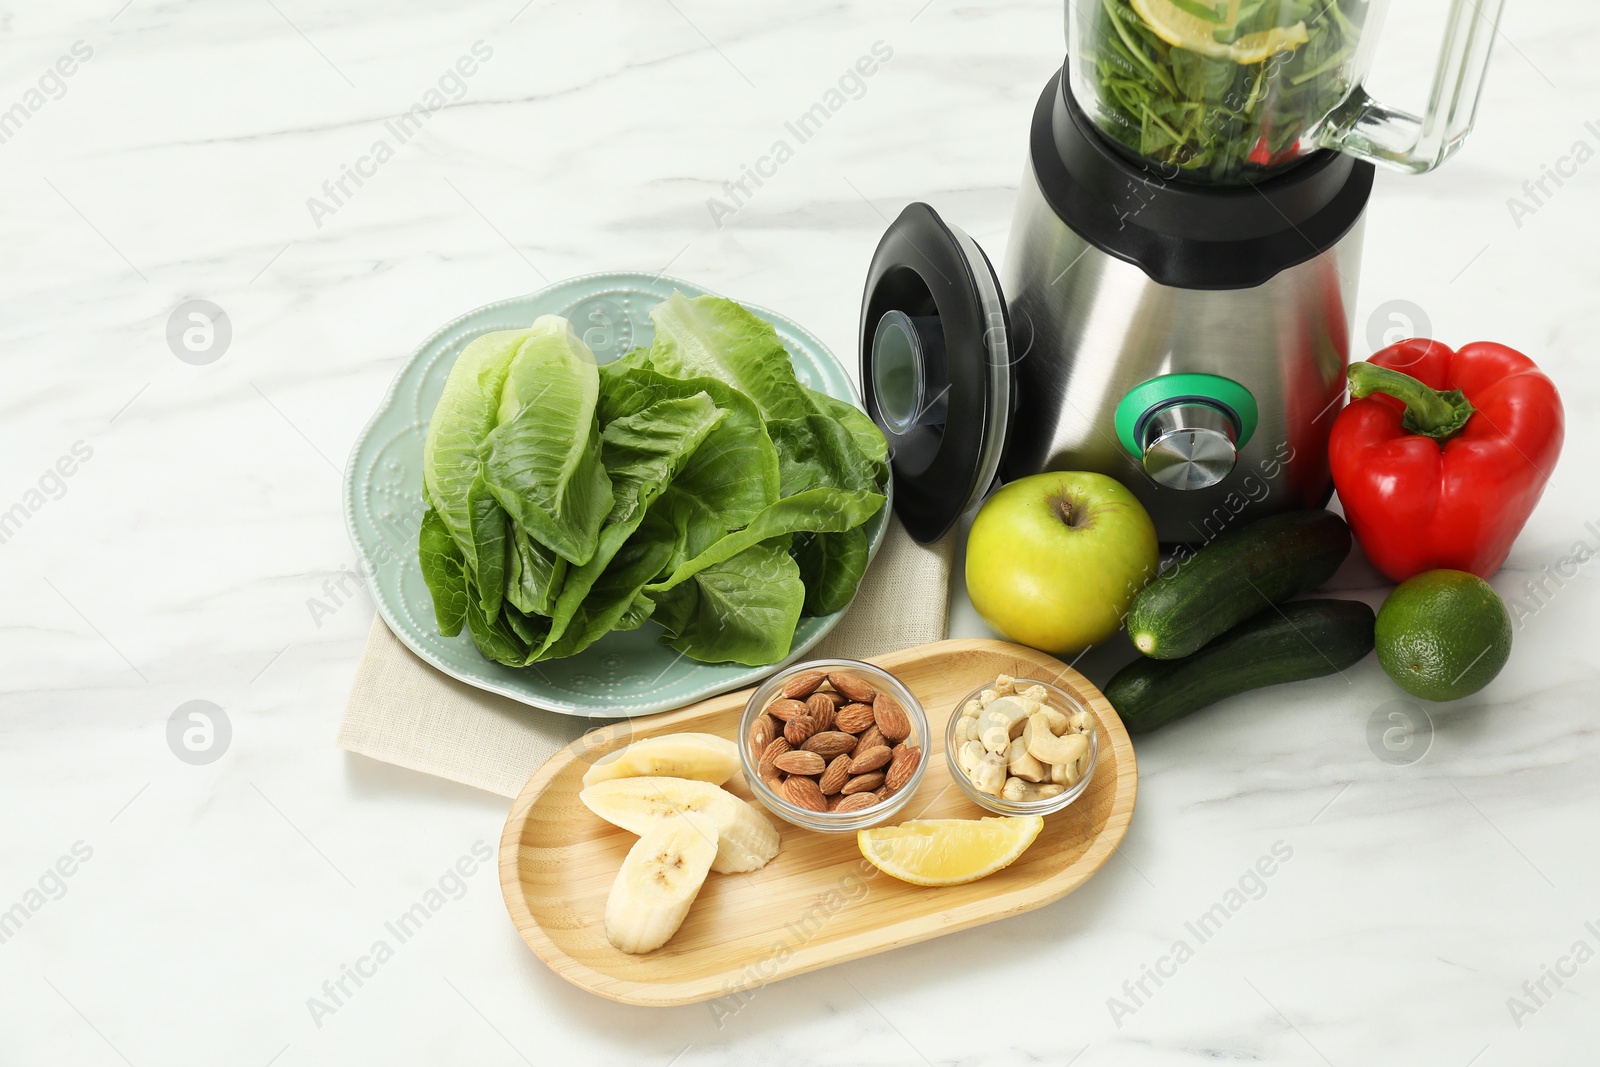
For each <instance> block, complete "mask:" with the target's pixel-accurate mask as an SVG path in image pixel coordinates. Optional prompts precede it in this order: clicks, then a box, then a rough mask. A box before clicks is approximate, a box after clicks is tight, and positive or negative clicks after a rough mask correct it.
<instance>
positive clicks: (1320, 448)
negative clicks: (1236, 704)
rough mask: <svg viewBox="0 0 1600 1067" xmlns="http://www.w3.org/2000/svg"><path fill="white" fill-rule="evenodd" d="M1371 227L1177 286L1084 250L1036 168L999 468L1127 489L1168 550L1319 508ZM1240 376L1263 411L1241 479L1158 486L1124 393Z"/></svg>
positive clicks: (1015, 253)
mask: <svg viewBox="0 0 1600 1067" xmlns="http://www.w3.org/2000/svg"><path fill="white" fill-rule="evenodd" d="M1361 230H1362V222H1361V221H1360V220H1358V221H1357V222H1356V224H1355V225H1354V226H1353V227H1352V228H1351V229H1350V231H1349V232H1348V233H1346V234H1345V235H1344V237H1342V238H1341V239H1340V240H1339V241H1338V242H1337V243H1335V244H1334V245H1333V246H1332V247H1330V248H1328V249H1327V250H1326V251H1324V252H1322V253H1321V254H1319V255H1316V256H1314V257H1313V258H1311V259H1308V260H1306V261H1304V262H1302V263H1299V264H1297V265H1295V266H1292V267H1289V268H1287V269H1285V270H1283V271H1280V272H1279V273H1277V274H1276V275H1274V276H1273V277H1272V278H1271V279H1270V280H1269V281H1267V282H1265V283H1264V284H1261V285H1257V286H1255V287H1253V288H1246V289H1212V290H1197V289H1181V288H1173V287H1170V286H1166V285H1161V284H1158V283H1157V282H1155V281H1153V280H1151V278H1150V276H1149V275H1148V274H1146V273H1145V272H1144V271H1143V270H1141V269H1140V268H1139V267H1137V266H1134V265H1133V264H1131V263H1126V262H1123V261H1122V260H1120V259H1117V258H1116V257H1114V256H1111V255H1109V254H1107V253H1105V252H1103V251H1101V250H1100V249H1098V248H1096V247H1094V246H1093V245H1091V244H1089V243H1088V242H1086V241H1085V240H1084V239H1083V238H1082V237H1080V236H1079V235H1078V234H1077V233H1075V232H1074V231H1073V230H1072V229H1071V228H1070V227H1069V226H1068V225H1067V224H1066V223H1065V222H1064V221H1063V220H1062V219H1061V217H1060V216H1059V215H1058V214H1057V213H1056V212H1055V210H1054V209H1052V207H1051V206H1050V204H1049V203H1048V202H1047V201H1046V200H1045V197H1044V195H1043V193H1042V192H1041V191H1040V188H1039V184H1038V181H1037V179H1036V178H1035V176H1034V173H1033V168H1032V167H1031V166H1029V167H1028V168H1026V172H1025V173H1024V175H1023V179H1022V188H1021V191H1020V192H1019V194H1018V196H1017V207H1016V214H1015V217H1014V218H1013V220H1012V226H1011V238H1010V242H1009V246H1008V248H1007V250H1006V258H1005V266H1004V268H1003V270H1002V282H1003V284H1004V288H1005V292H1006V295H1007V298H1008V302H1009V307H1010V314H1011V345H1012V356H1011V358H1012V359H1013V361H1014V364H1015V369H1016V389H1015V393H1014V395H1015V397H1016V406H1015V409H1014V412H1013V415H1012V419H1011V432H1010V437H1009V440H1008V441H1007V448H1006V454H1005V457H1004V460H1003V462H1002V468H1001V474H1002V476H1003V477H1004V478H1005V479H1007V480H1010V479H1013V478H1020V477H1024V476H1026V475H1028V474H1033V473H1036V472H1038V471H1043V470H1089V471H1098V472H1100V473H1102V474H1108V475H1110V476H1112V477H1114V478H1116V479H1117V480H1119V481H1121V482H1122V483H1123V484H1125V485H1127V486H1128V488H1129V489H1131V490H1132V491H1133V492H1134V494H1135V495H1137V496H1138V497H1139V499H1140V501H1141V502H1142V503H1143V504H1144V505H1145V507H1146V508H1147V509H1148V510H1149V512H1150V517H1151V518H1152V519H1153V520H1154V521H1155V525H1156V532H1157V535H1158V536H1159V537H1160V538H1161V540H1163V541H1168V542H1190V543H1194V542H1203V541H1209V540H1211V539H1212V538H1214V537H1216V536H1217V535H1218V534H1220V533H1221V532H1222V531H1223V530H1225V529H1228V528H1230V527H1231V526H1232V525H1233V524H1234V523H1235V522H1237V521H1240V520H1241V519H1242V520H1244V521H1248V520H1249V519H1251V518H1257V517H1260V516H1263V515H1267V514H1271V513H1273V512H1278V511H1285V510H1289V509H1291V508H1304V507H1318V506H1320V505H1321V504H1322V503H1324V502H1325V501H1326V500H1327V498H1328V494H1329V491H1330V489H1331V483H1330V480H1329V475H1328V465H1327V440H1328V432H1329V429H1330V427H1331V425H1332V423H1333V417H1334V415H1335V414H1336V413H1337V412H1338V409H1339V406H1340V404H1341V402H1342V399H1343V396H1344V388H1345V381H1344V373H1345V367H1346V365H1347V362H1348V359H1349V336H1350V316H1351V313H1352V310H1353V308H1354V302H1355V286H1356V276H1357V270H1358V266H1359V262H1360V256H1361ZM1182 372H1199V373H1206V374H1215V375H1220V376H1222V377H1225V378H1230V379H1232V380H1234V381H1237V382H1238V383H1240V384H1241V385H1243V386H1244V387H1245V388H1247V389H1249V390H1250V392H1251V394H1253V395H1254V397H1255V400H1256V403H1257V405H1258V407H1259V410H1260V422H1259V425H1258V426H1257V427H1256V430H1255V433H1254V434H1253V435H1252V436H1251V437H1250V439H1249V441H1248V442H1247V443H1246V444H1245V445H1244V447H1243V448H1242V449H1240V451H1239V455H1238V460H1237V462H1236V463H1235V464H1234V467H1233V470H1232V472H1231V473H1229V474H1228V475H1227V476H1226V477H1225V478H1223V480H1222V481H1220V482H1218V483H1217V484H1215V485H1212V486H1210V487H1208V488H1203V489H1192V490H1184V489H1173V488H1168V487H1166V486H1164V485H1161V484H1159V483H1158V482H1156V481H1155V480H1154V479H1152V478H1151V477H1150V476H1149V475H1148V474H1147V473H1146V472H1145V469H1144V467H1143V465H1142V464H1141V463H1140V461H1139V458H1138V457H1136V456H1134V455H1132V454H1131V453H1129V452H1128V450H1127V449H1126V448H1125V447H1124V446H1123V445H1122V443H1121V442H1120V441H1119V440H1118V435H1117V431H1116V428H1115V425H1114V417H1115V412H1116V408H1117V404H1118V402H1119V401H1120V400H1121V399H1122V398H1123V396H1125V395H1126V394H1127V393H1128V391H1129V390H1130V389H1132V388H1133V387H1134V386H1137V385H1139V384H1140V383H1142V382H1145V381H1148V380H1149V379H1152V378H1156V377H1159V376H1161V375H1166V374H1175V373H1182Z"/></svg>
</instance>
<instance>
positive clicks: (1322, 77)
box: [1076, 0, 1366, 184]
mask: <svg viewBox="0 0 1600 1067" xmlns="http://www.w3.org/2000/svg"><path fill="white" fill-rule="evenodd" d="M1076 6H1077V7H1078V12H1077V17H1078V18H1079V19H1080V20H1082V21H1083V23H1086V25H1082V29H1083V34H1082V35H1081V37H1080V41H1081V44H1082V49H1081V51H1082V52H1083V54H1082V55H1081V56H1080V58H1079V62H1081V63H1083V64H1085V73H1086V74H1087V76H1088V77H1087V80H1088V81H1089V82H1090V84H1091V85H1092V86H1093V87H1094V90H1095V92H1094V97H1095V99H1094V104H1093V106H1094V108H1095V110H1096V112H1097V113H1096V114H1094V115H1093V116H1092V117H1093V118H1094V120H1095V121H1096V123H1097V124H1098V125H1099V126H1100V128H1101V129H1102V130H1103V131H1104V132H1106V133H1107V134H1109V135H1110V136H1111V137H1113V138H1114V139H1115V140H1117V141H1119V142H1120V143H1121V144H1122V145H1123V146H1124V147H1125V148H1127V149H1128V150H1129V151H1131V152H1133V153H1135V154H1136V155H1139V156H1142V157H1144V158H1146V159H1150V160H1153V161H1155V162H1156V163H1157V164H1159V165H1162V166H1165V167H1170V168H1173V169H1174V171H1175V176H1179V177H1184V178H1189V179H1191V180H1195V181H1201V182H1208V183H1212V184H1238V183H1241V182H1245V181H1249V180H1251V179H1253V178H1257V177H1261V176H1264V174H1265V173H1266V172H1267V171H1269V170H1270V169H1271V168H1273V167H1275V166H1278V165H1280V164H1283V163H1287V162H1291V161H1293V160H1295V159H1298V158H1299V157H1300V156H1302V155H1305V154H1307V153H1309V152H1310V151H1312V150H1313V149H1314V148H1315V145H1314V144H1311V143H1309V140H1308V137H1307V135H1308V133H1311V132H1312V130H1313V127H1314V126H1316V125H1317V124H1318V123H1321V122H1323V121H1325V119H1326V118H1327V117H1328V115H1329V112H1331V111H1333V110H1334V109H1335V108H1336V107H1337V106H1338V105H1339V104H1340V103H1341V102H1342V101H1343V100H1344V98H1345V97H1346V96H1347V95H1348V94H1349V92H1350V90H1351V88H1352V86H1351V84H1350V75H1351V72H1352V71H1353V70H1354V69H1355V64H1354V63H1353V62H1352V59H1353V56H1354V53H1355V50H1356V44H1357V40H1358V38H1359V36H1360V28H1361V23H1362V20H1363V19H1364V18H1365V17H1366V2H1365V0H1218V2H1215V3H1205V2H1203V0H1099V3H1098V4H1097V5H1095V4H1088V3H1085V4H1080V5H1076Z"/></svg>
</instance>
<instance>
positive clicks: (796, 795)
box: [783, 753, 828, 811]
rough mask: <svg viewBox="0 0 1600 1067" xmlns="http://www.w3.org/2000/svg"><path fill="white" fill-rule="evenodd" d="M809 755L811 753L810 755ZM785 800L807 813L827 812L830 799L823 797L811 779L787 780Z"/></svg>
mask: <svg viewBox="0 0 1600 1067" xmlns="http://www.w3.org/2000/svg"><path fill="white" fill-rule="evenodd" d="M808 755H809V753H808ZM783 798H784V799H785V800H787V801H788V802H789V803H791V804H793V805H794V806H795V807H797V808H805V809H806V810H807V811H827V810H828V798H827V797H825V796H823V795H822V790H820V789H818V788H817V783H816V781H815V780H814V779H811V778H787V779H785V780H784V783H783Z"/></svg>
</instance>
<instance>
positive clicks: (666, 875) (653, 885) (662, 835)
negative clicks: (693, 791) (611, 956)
mask: <svg viewBox="0 0 1600 1067" xmlns="http://www.w3.org/2000/svg"><path fill="white" fill-rule="evenodd" d="M716 855H717V824H716V822H715V821H714V820H713V819H712V818H711V817H710V816H708V815H701V814H698V813H695V812H690V813H688V814H686V815H673V816H671V817H670V818H666V819H662V820H661V821H660V822H658V823H656V824H655V825H654V826H652V827H650V829H649V831H648V832H646V833H645V835H644V836H643V837H641V838H639V840H637V841H635V842H634V844H633V848H631V849H629V850H628V858H627V859H625V860H623V861H622V869H621V870H619V871H618V872H617V880H616V881H614V882H612V883H611V895H610V896H609V897H607V898H606V939H607V940H608V941H610V942H611V943H612V944H613V945H615V946H617V948H619V949H621V950H622V951H624V952H633V953H640V952H654V951H655V950H656V949H658V948H660V947H661V946H662V945H665V944H666V943H667V942H668V941H669V940H671V939H672V935H673V934H675V933H677V932H678V927H680V926H682V925H683V920H684V917H685V916H686V915H688V914H689V905H691V904H693V903H694V898H695V896H696V895H697V894H698V893H699V892H700V887H701V886H702V885H703V884H705V880H706V872H707V871H709V870H710V869H711V861H712V860H713V859H715V858H716Z"/></svg>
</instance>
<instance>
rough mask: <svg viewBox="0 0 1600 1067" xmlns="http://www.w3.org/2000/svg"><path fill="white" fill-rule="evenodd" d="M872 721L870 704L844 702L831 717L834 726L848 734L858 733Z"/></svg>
mask: <svg viewBox="0 0 1600 1067" xmlns="http://www.w3.org/2000/svg"><path fill="white" fill-rule="evenodd" d="M874 721H875V720H874V719H873V717H872V705H871V704H846V705H845V706H844V707H842V708H840V709H839V711H838V713H837V714H835V715H834V717H833V725H834V728H835V729H838V730H843V731H844V732H845V733H849V734H859V733H860V732H861V731H862V730H865V729H866V728H867V727H869V726H871V725H872V724H873V722H874Z"/></svg>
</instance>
